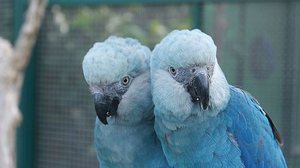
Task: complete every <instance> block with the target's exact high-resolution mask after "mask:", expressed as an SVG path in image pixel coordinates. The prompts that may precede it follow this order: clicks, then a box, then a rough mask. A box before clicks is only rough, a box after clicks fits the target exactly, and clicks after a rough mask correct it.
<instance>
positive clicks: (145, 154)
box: [82, 36, 168, 168]
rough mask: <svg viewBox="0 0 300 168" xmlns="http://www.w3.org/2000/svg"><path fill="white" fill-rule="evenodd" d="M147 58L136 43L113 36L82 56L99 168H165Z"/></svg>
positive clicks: (146, 54) (143, 49)
mask: <svg viewBox="0 0 300 168" xmlns="http://www.w3.org/2000/svg"><path fill="white" fill-rule="evenodd" d="M150 55H151V51H150V50H149V49H148V48H147V47H145V46H143V45H141V44H140V43H139V42H138V41H137V40H134V39H131V38H121V37H114V36H112V37H109V38H108V39H107V40H105V41H104V42H100V43H95V44H94V46H93V47H92V48H91V49H90V50H89V51H88V53H87V54H86V55H85V57H84V60H83V63H82V68H83V73H84V77H85V80H86V82H87V83H88V85H89V87H90V91H91V93H92V95H93V97H94V103H95V110H96V114H97V117H96V124H95V131H94V134H95V135H94V137H95V144H96V152H97V158H98V161H99V162H100V164H99V167H101V168H107V167H109V168H120V167H122V168H123V167H126V168H136V167H145V168H165V167H168V164H167V161H166V159H165V156H164V154H163V151H162V148H161V145H160V142H159V140H158V138H157V136H156V134H155V132H154V114H153V102H152V96H151V88H150V67H149V62H150Z"/></svg>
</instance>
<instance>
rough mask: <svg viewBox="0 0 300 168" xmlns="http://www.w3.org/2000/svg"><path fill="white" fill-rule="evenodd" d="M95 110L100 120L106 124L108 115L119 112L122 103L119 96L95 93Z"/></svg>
mask: <svg viewBox="0 0 300 168" xmlns="http://www.w3.org/2000/svg"><path fill="white" fill-rule="evenodd" d="M94 103H95V110H96V114H97V116H98V118H99V120H100V121H101V122H102V123H103V124H104V125H106V124H108V123H107V117H110V116H114V115H116V114H117V110H118V106H119V103H120V99H119V97H117V96H115V97H111V96H107V95H104V94H102V93H95V94H94Z"/></svg>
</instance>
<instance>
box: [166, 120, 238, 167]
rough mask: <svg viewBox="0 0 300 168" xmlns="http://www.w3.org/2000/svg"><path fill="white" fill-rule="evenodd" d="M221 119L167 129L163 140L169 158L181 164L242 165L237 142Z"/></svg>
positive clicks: (191, 165) (185, 165)
mask: <svg viewBox="0 0 300 168" xmlns="http://www.w3.org/2000/svg"><path fill="white" fill-rule="evenodd" d="M221 121H222V120H220V119H217V118H216V119H212V120H208V121H204V122H202V123H198V124H193V125H188V124H187V125H188V126H187V127H181V128H177V129H176V130H171V131H165V132H164V133H163V134H162V135H163V137H161V140H162V139H163V147H164V149H165V151H166V153H167V157H168V160H170V161H171V162H173V163H176V165H179V166H178V167H195V166H196V167H199V166H201V167H215V166H217V167H218V165H219V166H220V165H226V164H228V165H230V164H231V165H239V164H240V165H241V157H240V156H241V152H240V150H239V148H238V145H237V143H236V142H235V140H234V137H233V136H232V135H231V134H230V133H229V132H228V131H227V126H226V123H224V122H221ZM220 167H221V166H220ZM234 167H235V166H234ZM237 167H239V166H237Z"/></svg>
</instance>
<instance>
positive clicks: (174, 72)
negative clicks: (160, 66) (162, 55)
mask: <svg viewBox="0 0 300 168" xmlns="http://www.w3.org/2000/svg"><path fill="white" fill-rule="evenodd" d="M169 73H170V74H171V75H172V76H175V75H176V73H177V72H176V69H175V68H174V67H169Z"/></svg>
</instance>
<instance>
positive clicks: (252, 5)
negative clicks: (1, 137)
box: [0, 0, 300, 168]
mask: <svg viewBox="0 0 300 168" xmlns="http://www.w3.org/2000/svg"><path fill="white" fill-rule="evenodd" d="M13 2H16V1H10V0H0V25H1V26H0V36H2V37H4V38H7V39H12V36H13V34H14V32H12V30H13V28H14V27H15V26H16V25H14V20H15V19H14V15H13V11H14V10H13V9H14V6H15V5H17V4H14V3H13ZM58 2H59V1H50V5H49V7H48V8H47V11H46V15H45V18H44V23H43V25H42V29H41V31H40V34H39V39H38V41H37V45H36V48H35V52H34V57H33V62H32V65H30V66H31V68H32V66H33V69H34V72H33V73H34V74H33V76H34V79H33V80H34V81H33V82H32V83H34V100H33V101H34V120H33V121H30V122H33V129H34V135H33V137H34V138H33V140H32V141H33V145H34V147H33V149H34V151H33V152H32V153H33V158H32V159H33V164H34V167H37V168H50V167H51V168H52V167H55V168H69V167H70V168H71V167H72V168H77V167H80V168H81V167H97V165H98V162H97V160H96V153H95V148H94V142H93V129H94V122H95V118H96V114H95V112H94V105H93V102H92V97H91V95H90V93H89V91H88V86H87V84H86V83H85V81H84V78H83V74H82V68H81V63H82V60H83V57H84V55H85V53H86V52H87V51H88V49H89V48H91V47H92V45H93V43H95V42H98V41H103V40H105V39H106V38H107V37H108V36H110V35H116V36H123V37H133V38H136V39H138V40H139V41H140V42H141V43H142V44H144V45H147V46H149V47H150V48H151V49H153V47H154V46H155V44H156V43H158V42H159V41H160V40H161V39H162V38H163V37H164V36H165V35H166V34H167V33H168V32H170V31H171V30H173V29H191V28H192V27H193V24H194V23H193V22H194V21H193V19H194V18H196V19H198V21H199V22H200V23H201V30H202V31H204V32H205V33H207V34H209V35H211V36H212V38H213V39H214V41H215V44H216V45H217V47H218V52H217V56H218V61H219V64H220V66H221V68H222V69H223V71H224V73H225V76H226V77H227V80H228V81H229V83H230V84H232V85H235V86H238V87H241V88H243V89H245V90H247V91H249V92H250V93H251V94H252V95H253V96H254V97H256V99H257V100H258V101H259V102H260V104H261V105H262V106H263V107H264V109H265V110H266V111H267V112H268V113H269V114H270V116H271V117H272V119H273V120H274V122H275V124H276V125H277V127H278V129H279V131H280V133H281V135H282V137H283V140H284V146H283V150H284V154H285V156H286V159H287V161H288V165H289V167H298V165H300V132H299V130H298V127H300V122H299V121H300V114H299V112H298V111H299V109H300V103H299V102H300V89H299V86H300V76H299V73H300V72H299V71H300V68H299V66H298V65H299V64H300V55H299V53H300V47H299V46H300V2H296V1H294V2H285V1H277V2H272V1H268V2H252V1H251V0H247V2H246V1H245V2H236V3H226V2H224V3H210V1H203V2H201V3H200V5H199V3H197V4H198V5H199V6H197V7H199V9H198V10H199V11H200V13H201V15H197V14H199V13H196V14H195V12H194V10H195V3H190V2H185V1H182V3H180V4H169V3H163V4H162V3H156V4H152V5H151V4H144V3H142V2H141V3H138V4H131V3H128V4H126V3H122V5H113V6H107V5H102V4H100V3H99V4H98V5H93V6H92V5H90V4H86V6H85V5H82V4H85V1H83V2H82V3H80V5H78V4H76V5H74V4H75V1H74V2H73V1H64V2H65V3H63V5H59V3H58ZM76 2H78V1H76ZM126 2H127V1H126ZM128 2H130V1H128ZM31 87H33V86H31ZM24 89H25V90H26V87H25V88H24ZM24 115H27V114H24ZM25 117H26V116H25ZM25 131H27V130H25ZM27 133H28V132H24V133H23V134H22V136H25V135H27ZM27 136H29V135H27ZM29 139H30V138H29ZM25 153H26V152H25ZM18 159H19V158H18ZM19 166H20V167H24V166H22V165H19Z"/></svg>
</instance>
